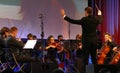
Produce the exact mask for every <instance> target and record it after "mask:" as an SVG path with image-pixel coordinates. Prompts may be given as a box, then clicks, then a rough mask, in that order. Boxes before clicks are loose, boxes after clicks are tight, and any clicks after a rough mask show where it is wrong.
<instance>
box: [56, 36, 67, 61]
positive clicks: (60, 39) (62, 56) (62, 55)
mask: <svg viewBox="0 0 120 73" xmlns="http://www.w3.org/2000/svg"><path fill="white" fill-rule="evenodd" d="M57 43H58V44H59V45H60V49H59V51H57V53H58V58H59V59H60V61H61V62H63V61H64V59H65V51H64V43H63V36H62V35H58V40H57Z"/></svg>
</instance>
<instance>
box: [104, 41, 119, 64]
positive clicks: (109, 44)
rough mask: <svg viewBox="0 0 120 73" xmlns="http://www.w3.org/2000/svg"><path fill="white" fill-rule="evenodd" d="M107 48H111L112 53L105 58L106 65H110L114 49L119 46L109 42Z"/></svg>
mask: <svg viewBox="0 0 120 73" xmlns="http://www.w3.org/2000/svg"><path fill="white" fill-rule="evenodd" d="M107 46H108V47H109V48H110V51H109V52H108V54H107V55H106V58H105V64H109V62H110V61H111V60H112V57H113V55H114V53H115V52H114V51H113V48H114V47H116V46H117V44H116V43H115V42H113V41H112V42H109V41H108V42H107Z"/></svg>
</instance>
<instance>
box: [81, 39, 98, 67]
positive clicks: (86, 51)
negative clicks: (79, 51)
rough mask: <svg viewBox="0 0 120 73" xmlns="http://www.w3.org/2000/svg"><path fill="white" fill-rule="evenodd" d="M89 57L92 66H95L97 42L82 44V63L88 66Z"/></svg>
mask: <svg viewBox="0 0 120 73" xmlns="http://www.w3.org/2000/svg"><path fill="white" fill-rule="evenodd" d="M89 55H90V56H91V59H92V64H97V41H94V42H83V62H84V64H85V65H87V64H88V61H89Z"/></svg>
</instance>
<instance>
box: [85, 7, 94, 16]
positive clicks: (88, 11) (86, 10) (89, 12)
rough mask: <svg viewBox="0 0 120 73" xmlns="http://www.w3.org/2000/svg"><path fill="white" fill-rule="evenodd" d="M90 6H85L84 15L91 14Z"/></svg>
mask: <svg viewBox="0 0 120 73" xmlns="http://www.w3.org/2000/svg"><path fill="white" fill-rule="evenodd" d="M92 11H93V9H92V7H86V8H85V16H89V15H92Z"/></svg>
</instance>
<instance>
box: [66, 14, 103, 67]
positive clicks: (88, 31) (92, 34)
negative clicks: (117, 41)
mask: <svg viewBox="0 0 120 73" xmlns="http://www.w3.org/2000/svg"><path fill="white" fill-rule="evenodd" d="M64 19H65V20H67V21H68V22H70V23H73V24H78V25H81V26H82V44H83V56H84V64H85V65H87V64H88V59H89V54H90V55H91V59H92V63H93V64H96V63H97V59H96V55H97V53H96V50H97V34H96V28H97V25H98V24H100V23H101V21H102V17H101V16H97V17H94V16H92V15H89V16H86V17H83V18H82V19H80V20H74V19H71V18H69V17H67V16H65V17H64Z"/></svg>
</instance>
